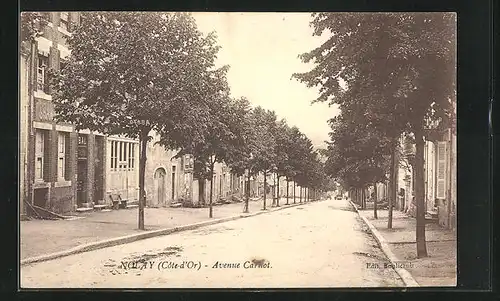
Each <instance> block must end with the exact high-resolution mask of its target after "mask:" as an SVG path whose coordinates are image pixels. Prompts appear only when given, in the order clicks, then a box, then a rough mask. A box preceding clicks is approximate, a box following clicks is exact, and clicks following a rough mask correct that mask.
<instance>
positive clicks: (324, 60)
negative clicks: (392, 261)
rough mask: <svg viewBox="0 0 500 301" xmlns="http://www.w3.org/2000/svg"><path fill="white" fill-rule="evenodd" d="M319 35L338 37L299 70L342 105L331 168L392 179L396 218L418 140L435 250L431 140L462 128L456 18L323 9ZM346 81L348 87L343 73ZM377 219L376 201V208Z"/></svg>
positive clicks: (420, 204)
mask: <svg viewBox="0 0 500 301" xmlns="http://www.w3.org/2000/svg"><path fill="white" fill-rule="evenodd" d="M313 18H314V19H313V22H312V25H313V27H314V34H315V35H320V34H321V33H322V32H323V31H325V30H326V31H329V32H330V34H331V37H330V38H329V39H328V40H327V41H326V42H324V43H323V44H322V45H321V46H319V47H318V48H316V49H314V50H312V51H311V52H309V53H305V54H303V55H302V56H301V58H302V60H303V61H304V62H313V63H315V64H316V65H315V67H314V68H313V69H312V70H311V71H309V72H306V73H300V74H295V75H294V76H295V77H296V78H297V79H298V80H300V81H302V82H304V83H306V84H307V85H308V86H310V87H313V86H316V85H319V86H320V91H321V93H320V96H319V97H318V98H317V99H316V100H315V101H318V102H329V103H330V104H335V105H338V107H339V108H340V110H341V112H342V113H341V114H340V115H339V116H337V117H335V118H332V119H331V120H330V125H331V129H332V131H331V133H330V136H331V143H330V144H329V147H328V150H327V156H328V160H327V164H326V165H327V167H326V168H327V173H328V174H329V175H331V176H333V177H335V178H336V179H338V180H339V181H341V182H342V183H343V185H344V187H345V188H346V189H357V190H360V189H363V188H365V187H366V186H368V185H374V184H375V183H377V182H383V181H385V180H387V174H389V178H388V180H389V181H390V182H392V185H391V188H392V189H391V190H392V191H391V197H390V198H389V207H388V208H389V222H388V223H389V224H388V227H389V228H391V227H392V202H394V201H395V199H396V183H394V179H395V173H396V170H397V169H396V166H397V159H396V158H395V155H396V149H397V144H398V140H399V139H400V138H401V137H402V136H404V137H405V139H406V141H407V143H413V144H415V145H416V154H415V158H414V162H415V163H414V166H415V175H414V176H415V183H416V184H415V201H416V207H417V226H416V239H417V256H418V257H425V256H427V248H426V242H425V212H424V174H423V165H424V164H423V162H424V161H423V160H424V142H425V140H429V139H432V137H433V135H435V134H436V133H440V132H442V131H443V130H444V129H446V128H452V129H453V128H454V124H455V113H454V111H453V109H452V108H453V102H455V101H456V100H455V93H456V88H455V66H456V65H455V62H456V36H455V32H456V20H455V15H454V14H453V13H416V14H409V13H379V14H358V13H315V14H314V16H313ZM340 78H341V79H343V80H344V81H345V83H346V85H345V86H344V85H341V84H340V82H339V79H340ZM374 208H375V209H374V210H375V212H374V214H375V217H376V208H377V207H376V200H375V206H374Z"/></svg>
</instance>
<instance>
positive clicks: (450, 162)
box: [447, 129, 453, 229]
mask: <svg viewBox="0 0 500 301" xmlns="http://www.w3.org/2000/svg"><path fill="white" fill-rule="evenodd" d="M448 138H449V139H448V146H449V151H448V164H447V166H448V185H447V186H448V189H447V199H448V204H447V205H448V216H447V218H448V229H451V182H452V181H451V177H452V176H451V164H452V159H453V156H452V135H451V129H449V130H448Z"/></svg>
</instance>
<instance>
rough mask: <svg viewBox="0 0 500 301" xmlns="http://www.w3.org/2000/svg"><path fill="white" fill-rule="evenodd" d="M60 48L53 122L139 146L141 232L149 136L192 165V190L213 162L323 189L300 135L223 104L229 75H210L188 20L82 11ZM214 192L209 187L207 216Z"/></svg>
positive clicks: (26, 20) (209, 57)
mask: <svg viewBox="0 0 500 301" xmlns="http://www.w3.org/2000/svg"><path fill="white" fill-rule="evenodd" d="M41 23H42V22H41V15H40V14H37V13H26V14H23V20H22V29H23V31H22V33H23V35H24V36H23V38H24V39H25V40H29V39H33V37H34V36H36V34H37V32H38V31H39V30H40V28H39V27H37V26H40V24H41ZM68 45H69V49H70V50H71V55H70V56H69V57H68V59H67V60H66V61H65V64H64V67H63V68H61V70H59V71H53V72H51V88H52V92H53V93H52V94H53V102H54V105H55V111H56V116H57V117H56V118H57V121H64V122H70V123H72V124H74V125H75V127H76V129H77V130H79V129H89V130H93V131H99V132H101V133H104V134H108V135H124V136H126V137H130V138H134V139H139V141H140V150H141V151H140V154H139V191H140V196H139V221H138V223H139V228H140V229H144V206H145V198H146V195H145V189H144V174H145V166H146V165H145V164H146V160H147V158H146V145H147V143H148V141H149V139H150V137H149V136H148V135H149V133H150V132H151V131H155V132H157V133H159V134H160V136H161V140H160V144H161V145H163V146H164V147H166V148H169V149H176V150H177V149H178V150H180V151H179V152H178V154H177V156H182V155H184V154H191V155H193V156H194V159H195V170H194V173H195V177H196V178H198V179H199V180H202V181H199V182H200V183H204V182H205V181H204V180H205V179H210V180H212V178H213V176H212V175H213V172H214V165H215V163H216V162H224V163H225V164H226V165H228V166H229V167H230V168H231V170H232V172H233V173H236V174H238V175H245V176H246V178H247V179H248V180H249V179H250V177H252V176H255V175H257V174H258V173H263V174H264V180H265V181H266V179H267V176H268V175H269V174H270V173H275V174H276V175H277V177H278V179H279V178H283V177H284V178H286V180H287V181H293V182H294V183H297V185H299V186H301V187H304V188H309V189H311V190H312V191H318V190H321V189H323V187H324V186H325V185H326V184H328V180H327V177H326V175H325V172H324V164H323V163H321V162H320V160H319V158H318V154H317V153H316V152H315V151H314V150H313V147H312V143H311V141H310V140H309V139H308V138H307V137H306V136H305V135H304V134H303V133H301V132H300V131H299V129H298V128H296V127H290V126H289V125H287V124H286V122H285V121H284V120H277V116H276V114H275V113H274V112H272V111H268V110H264V109H263V108H261V107H256V108H252V107H251V105H250V102H249V100H247V99H246V98H240V99H234V98H232V97H231V96H230V89H229V86H228V83H227V79H226V73H227V70H228V68H229V66H223V67H220V68H216V66H215V60H216V56H217V52H218V50H219V46H218V45H217V41H216V36H215V33H210V34H208V35H207V36H205V35H203V34H202V33H201V32H200V31H199V30H198V29H197V26H196V23H195V20H194V19H193V17H192V16H191V15H190V14H188V13H161V12H147V13H142V12H82V22H81V24H80V26H78V27H77V28H75V30H74V31H73V33H72V35H71V37H69V38H68ZM278 183H279V181H278ZM202 185H204V184H202ZM264 187H266V184H264ZM309 189H308V190H309ZM212 190H213V183H212V181H210V200H209V204H210V206H209V216H210V217H212V216H213V212H212ZM287 195H288V194H287ZM200 196H201V197H203V193H201V194H200ZM278 200H279V198H278ZM277 205H279V203H278V204H277ZM263 206H264V208H265V206H266V199H265V196H264V204H263ZM246 210H248V190H247V197H246Z"/></svg>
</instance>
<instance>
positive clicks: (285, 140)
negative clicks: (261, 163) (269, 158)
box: [274, 119, 294, 207]
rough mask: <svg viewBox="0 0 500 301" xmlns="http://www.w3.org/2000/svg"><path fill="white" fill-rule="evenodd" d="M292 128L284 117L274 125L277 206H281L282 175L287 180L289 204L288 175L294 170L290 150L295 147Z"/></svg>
mask: <svg viewBox="0 0 500 301" xmlns="http://www.w3.org/2000/svg"><path fill="white" fill-rule="evenodd" d="M291 134H292V133H291V128H290V127H289V126H288V124H287V123H286V120H284V119H282V120H280V121H278V122H277V123H276V126H275V127H274V139H275V142H276V143H275V146H276V149H275V155H276V156H275V161H274V166H275V167H276V182H277V183H278V186H277V190H278V194H277V203H276V206H278V207H279V199H280V192H279V190H280V189H279V183H280V178H281V177H283V176H284V177H286V181H287V205H288V183H289V178H288V175H290V174H291V172H292V166H291V162H290V156H289V152H290V150H291V149H293V147H294V145H293V140H291V138H292V135H291Z"/></svg>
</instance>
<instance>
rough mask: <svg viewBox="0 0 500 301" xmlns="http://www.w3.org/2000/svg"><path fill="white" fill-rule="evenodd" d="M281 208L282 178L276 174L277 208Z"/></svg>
mask: <svg viewBox="0 0 500 301" xmlns="http://www.w3.org/2000/svg"><path fill="white" fill-rule="evenodd" d="M279 206H280V176H278V175H277V174H276V207H279Z"/></svg>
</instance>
